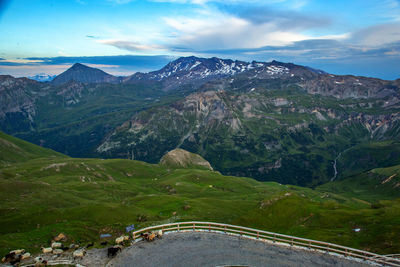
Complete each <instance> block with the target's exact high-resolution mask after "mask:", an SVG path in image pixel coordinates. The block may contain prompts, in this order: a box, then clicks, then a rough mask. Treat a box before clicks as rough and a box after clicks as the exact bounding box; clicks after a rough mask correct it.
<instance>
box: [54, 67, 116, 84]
mask: <svg viewBox="0 0 400 267" xmlns="http://www.w3.org/2000/svg"><path fill="white" fill-rule="evenodd" d="M71 80H73V81H77V82H82V83H103V82H108V83H118V82H119V80H120V79H119V78H118V77H115V76H113V75H111V74H108V73H106V72H104V71H102V70H100V69H96V68H92V67H89V66H86V65H84V64H81V63H75V64H74V65H72V66H71V67H70V68H69V69H67V70H66V71H64V72H63V73H61V74H60V75H58V76H56V77H55V78H54V79H53V81H52V83H53V84H57V85H58V84H64V83H66V82H68V81H71Z"/></svg>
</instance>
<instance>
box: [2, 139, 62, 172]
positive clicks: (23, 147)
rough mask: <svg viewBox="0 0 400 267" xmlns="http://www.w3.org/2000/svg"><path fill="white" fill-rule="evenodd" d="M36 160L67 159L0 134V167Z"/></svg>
mask: <svg viewBox="0 0 400 267" xmlns="http://www.w3.org/2000/svg"><path fill="white" fill-rule="evenodd" d="M36 158H67V156H65V155H63V154H61V153H58V152H55V151H54V150H51V149H47V148H42V147H39V146H36V145H33V144H31V143H29V142H26V141H23V140H21V139H18V138H15V137H12V136H10V135H7V134H5V133H3V132H0V167H3V166H7V165H10V164H12V163H20V162H25V161H28V160H31V159H36Z"/></svg>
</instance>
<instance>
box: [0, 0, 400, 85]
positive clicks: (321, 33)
mask: <svg viewBox="0 0 400 267" xmlns="http://www.w3.org/2000/svg"><path fill="white" fill-rule="evenodd" d="M188 55H196V56H200V57H211V56H217V57H222V58H232V59H239V60H246V61H251V60H259V61H271V60H273V59H275V60H279V61H284V62H293V63H297V64H303V65H308V66H311V67H314V68H320V69H323V70H325V71H327V72H331V73H335V74H355V75H364V76H373V77H379V78H384V79H397V78H400V0H379V1H378V0H363V1H361V0H353V1H352V0H346V1H344V0H318V1H317V0H264V1H261V0H247V1H244V0H224V1H223V0H216V1H208V0H151V1H150V0H149V1H140V0H65V1H64V0H8V1H7V0H0V74H11V75H14V76H29V75H34V74H37V73H42V72H43V73H47V74H58V73H60V72H62V71H64V70H65V69H67V68H68V67H69V66H71V64H73V63H75V62H81V63H86V64H88V65H90V66H94V67H98V68H101V69H103V70H105V71H107V72H109V73H112V74H117V75H128V74H132V73H134V72H136V71H150V70H155V69H158V68H160V67H162V66H163V65H165V64H166V63H168V62H169V61H170V60H172V59H174V58H177V57H180V56H188Z"/></svg>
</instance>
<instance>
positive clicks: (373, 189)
mask: <svg viewBox="0 0 400 267" xmlns="http://www.w3.org/2000/svg"><path fill="white" fill-rule="evenodd" d="M319 189H321V190H324V191H330V192H332V193H335V194H341V195H345V196H347V197H356V198H359V199H363V200H366V201H376V203H379V201H380V200H395V199H398V198H400V165H395V166H390V167H386V168H377V169H372V170H369V171H367V172H363V173H359V174H356V175H352V176H348V177H346V178H342V179H338V180H336V181H334V182H333V183H327V184H324V185H322V186H320V187H319Z"/></svg>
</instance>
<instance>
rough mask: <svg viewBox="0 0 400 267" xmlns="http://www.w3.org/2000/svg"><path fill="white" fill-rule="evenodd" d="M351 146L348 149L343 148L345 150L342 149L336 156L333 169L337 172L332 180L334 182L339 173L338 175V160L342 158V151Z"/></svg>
mask: <svg viewBox="0 0 400 267" xmlns="http://www.w3.org/2000/svg"><path fill="white" fill-rule="evenodd" d="M350 148H352V146H351V147H349V148H346V149H345V150H343V151H341V152H340V153H339V154H338V155H337V156H336V158H335V160H334V161H333V170H334V171H335V174H334V175H333V177H332V178H331V182H333V181H334V180H335V179H336V177H337V175H338V170H337V161H338V159H339V158H340V156H341V155H342V153H344V152H346V151H347V150H349V149H350Z"/></svg>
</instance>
